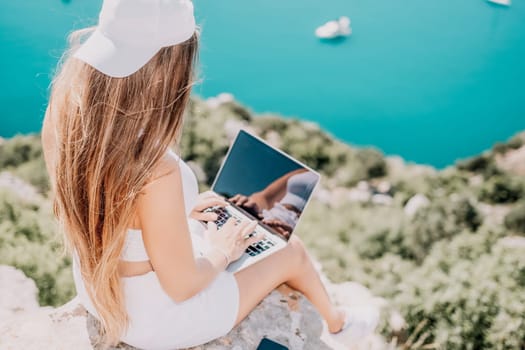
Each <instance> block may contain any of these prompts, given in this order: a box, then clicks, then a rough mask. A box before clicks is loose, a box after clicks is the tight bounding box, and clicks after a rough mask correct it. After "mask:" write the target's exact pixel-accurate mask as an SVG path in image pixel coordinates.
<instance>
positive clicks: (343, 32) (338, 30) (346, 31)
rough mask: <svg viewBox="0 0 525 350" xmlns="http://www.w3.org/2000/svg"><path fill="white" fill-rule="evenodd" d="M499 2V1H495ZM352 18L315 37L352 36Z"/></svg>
mask: <svg viewBox="0 0 525 350" xmlns="http://www.w3.org/2000/svg"><path fill="white" fill-rule="evenodd" d="M495 1H497V0H495ZM350 24H351V21H350V18H348V17H346V16H342V17H340V18H339V19H338V20H334V21H329V22H326V23H325V24H323V25H322V26H320V27H318V28H317V29H316V30H315V35H316V36H317V37H318V38H320V39H335V38H339V37H345V36H349V35H351V34H352V28H351V27H350Z"/></svg>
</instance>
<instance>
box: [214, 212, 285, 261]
mask: <svg viewBox="0 0 525 350" xmlns="http://www.w3.org/2000/svg"><path fill="white" fill-rule="evenodd" d="M205 211H208V212H214V213H216V214H217V215H218V218H217V220H215V224H216V225H217V228H221V227H222V226H223V225H224V224H225V223H226V221H228V219H229V218H231V217H233V218H234V219H235V221H236V222H237V223H240V222H241V220H242V219H241V218H240V217H239V216H237V215H235V214H233V213H231V212H229V211H228V210H226V209H225V208H223V207H213V208H208V209H206V210H205ZM254 234H255V231H254V232H252V233H251V234H250V235H254ZM274 245H275V243H274V242H273V241H272V240H270V239H269V238H266V237H265V238H264V239H263V240H261V241H260V242H256V243H253V244H251V245H249V246H248V248H247V249H246V254H248V255H250V256H256V255H258V254H261V253H262V252H264V251H265V250H268V249H270V248H271V247H273V246H274Z"/></svg>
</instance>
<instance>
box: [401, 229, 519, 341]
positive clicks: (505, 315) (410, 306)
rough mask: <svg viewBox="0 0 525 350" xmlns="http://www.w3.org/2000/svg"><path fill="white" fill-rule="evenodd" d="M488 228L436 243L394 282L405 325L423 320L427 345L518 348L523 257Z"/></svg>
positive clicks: (412, 328) (413, 327)
mask: <svg viewBox="0 0 525 350" xmlns="http://www.w3.org/2000/svg"><path fill="white" fill-rule="evenodd" d="M499 236H500V234H498V233H494V232H491V231H485V232H479V233H476V234H473V233H469V232H465V233H462V234H459V235H457V236H456V237H455V238H454V239H453V240H452V241H451V242H440V243H439V244H436V246H435V247H434V249H433V250H432V253H431V254H430V255H429V256H428V257H427V258H426V259H425V261H424V263H423V264H422V265H421V267H419V268H417V269H414V270H413V271H411V272H410V273H409V274H407V276H405V278H404V279H403V280H402V281H401V282H400V284H399V285H398V286H397V288H396V290H398V291H401V292H398V293H397V294H396V295H395V296H394V297H393V300H394V304H395V305H396V306H397V307H399V308H400V309H401V311H402V313H403V314H404V315H405V317H406V319H407V321H408V324H409V325H410V327H409V330H408V334H411V333H414V332H415V331H416V330H415V328H416V326H417V325H418V324H421V322H423V321H424V322H426V325H425V327H424V328H423V329H422V330H420V331H419V332H418V333H419V334H420V335H422V334H424V333H426V334H427V338H426V341H425V343H426V344H430V343H433V344H436V345H439V347H440V348H443V349H453V350H454V349H509V350H510V349H520V348H522V347H523V345H524V340H525V319H524V318H523V315H524V314H525V293H523V290H524V287H525V281H524V278H523V277H524V276H525V260H524V259H523V258H522V252H521V251H520V250H519V249H512V248H504V247H502V246H499V245H498V244H497V243H496V242H497V239H498V237H499Z"/></svg>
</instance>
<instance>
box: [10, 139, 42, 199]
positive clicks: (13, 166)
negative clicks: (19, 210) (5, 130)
mask: <svg viewBox="0 0 525 350" xmlns="http://www.w3.org/2000/svg"><path fill="white" fill-rule="evenodd" d="M2 170H7V171H9V172H11V173H13V174H14V175H16V176H17V177H19V178H21V179H22V180H24V181H26V182H28V183H30V184H31V185H33V186H35V187H36V189H37V190H38V191H39V192H40V193H42V194H46V193H47V192H48V190H49V177H48V175H47V171H46V167H45V163H44V156H43V153H42V144H41V141H40V136H39V135H27V136H21V135H19V136H15V137H13V138H11V139H9V140H6V141H5V142H4V143H2V144H0V171H2Z"/></svg>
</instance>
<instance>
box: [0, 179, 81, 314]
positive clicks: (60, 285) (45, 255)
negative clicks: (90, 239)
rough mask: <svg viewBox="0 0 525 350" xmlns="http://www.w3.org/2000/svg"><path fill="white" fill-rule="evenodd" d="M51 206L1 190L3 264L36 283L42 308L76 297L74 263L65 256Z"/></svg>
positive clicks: (0, 239) (0, 249)
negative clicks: (10, 266)
mask: <svg viewBox="0 0 525 350" xmlns="http://www.w3.org/2000/svg"><path fill="white" fill-rule="evenodd" d="M54 229H55V225H54V218H53V216H52V212H51V205H50V203H49V202H47V201H44V202H40V201H39V200H38V199H35V200H34V201H27V200H22V199H20V198H18V196H17V195H16V194H14V193H13V192H11V191H10V190H5V189H1V188H0V264H6V265H12V266H15V267H16V268H19V269H21V270H22V271H23V272H24V273H25V274H26V275H27V276H29V277H31V278H32V279H34V280H35V282H36V285H37V287H38V290H39V302H40V304H41V305H53V306H58V305H61V304H63V303H65V302H66V301H68V300H69V299H71V297H72V296H73V295H74V291H75V290H74V286H73V281H72V276H71V267H70V266H71V261H70V259H69V258H67V257H66V256H64V255H63V254H62V250H63V249H62V244H61V242H60V240H59V238H58V237H57V236H56V233H55V230H54Z"/></svg>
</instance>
